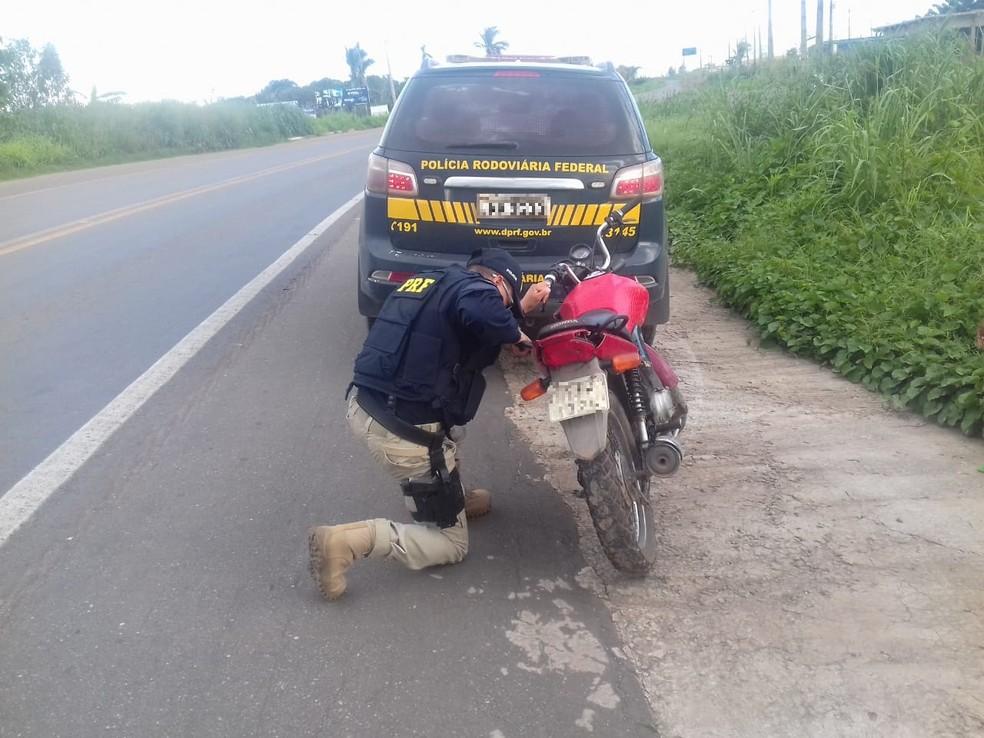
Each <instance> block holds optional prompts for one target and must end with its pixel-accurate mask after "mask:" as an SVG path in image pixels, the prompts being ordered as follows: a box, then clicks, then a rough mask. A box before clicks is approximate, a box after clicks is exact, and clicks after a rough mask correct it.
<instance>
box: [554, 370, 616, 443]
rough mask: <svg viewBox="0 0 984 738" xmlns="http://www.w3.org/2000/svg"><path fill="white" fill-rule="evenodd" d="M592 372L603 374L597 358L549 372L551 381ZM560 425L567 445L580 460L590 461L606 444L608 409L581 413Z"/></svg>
mask: <svg viewBox="0 0 984 738" xmlns="http://www.w3.org/2000/svg"><path fill="white" fill-rule="evenodd" d="M594 374H601V375H604V372H603V371H602V369H601V366H600V365H599V364H598V360H597V359H592V360H591V361H588V362H585V363H583V364H568V365H567V366H562V367H558V368H556V369H554V370H553V371H551V373H550V377H551V380H552V381H557V382H563V381H567V380H571V379H580V378H582V377H587V376H591V375H594ZM560 426H561V427H562V428H563V429H564V434H565V435H566V436H567V445H568V446H570V449H571V452H572V453H573V454H574V455H575V456H576V457H577V458H578V459H580V460H581V461H592V460H594V459H595V458H597V456H598V454H600V453H601V452H602V451H604V450H605V447H606V446H607V445H608V411H607V410H600V411H598V412H596V413H592V414H591V415H582V416H580V417H578V418H571V419H570V420H562V421H561V422H560Z"/></svg>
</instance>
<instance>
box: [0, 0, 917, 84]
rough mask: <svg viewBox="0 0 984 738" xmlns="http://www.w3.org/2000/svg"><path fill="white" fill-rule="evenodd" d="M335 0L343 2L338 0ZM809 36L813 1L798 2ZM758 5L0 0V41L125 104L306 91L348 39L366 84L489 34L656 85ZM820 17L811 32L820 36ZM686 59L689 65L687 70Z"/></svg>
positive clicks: (873, 12)
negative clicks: (272, 86)
mask: <svg viewBox="0 0 984 738" xmlns="http://www.w3.org/2000/svg"><path fill="white" fill-rule="evenodd" d="M342 2H345V0H342ZM834 3H835V7H834V35H835V36H836V37H838V38H841V37H846V36H847V35H848V15H850V23H851V29H850V31H851V35H852V36H859V35H867V34H868V33H869V31H870V29H871V27H872V26H878V25H882V24H885V23H890V22H893V21H898V20H904V19H908V18H912V17H915V16H916V15H921V14H924V13H925V12H926V10H927V9H928V8H929V7H930V6H931V5H932V4H933V3H932V0H834ZM807 5H808V10H807V16H808V26H809V27H810V29H811V30H810V35H811V36H812V34H813V27H814V25H815V23H816V0H808V2H807ZM799 7H800V3H799V1H798V0H773V14H774V24H775V48H776V53H777V54H779V53H784V52H785V51H786V50H787V49H789V48H791V47H794V46H798V44H799ZM766 8H767V0H703V2H692V1H688V0H674V1H673V2H668V1H662V0H661V1H658V2H656V1H653V0H648V1H646V0H641V1H639V0H637V1H636V2H632V1H631V0H630V1H629V2H624V3H606V2H585V1H584V0H567V1H566V2H553V1H552V0H493V1H491V2H482V1H479V2H474V1H468V0H466V1H465V2H459V1H458V0H428V1H422V0H418V1H417V2H410V1H409V0H408V1H407V2H381V1H379V0H355V1H354V2H346V4H345V6H343V5H342V4H341V3H340V2H339V0H334V2H317V3H315V2H299V0H279V1H278V2H270V0H267V1H266V2H254V1H253V0H195V1H189V0H168V1H167V2H161V1H160V0H158V1H157V2H153V3H151V2H145V0H4V8H3V11H2V13H0V37H3V38H4V39H10V38H28V39H30V40H31V42H32V43H34V44H35V45H36V46H41V45H43V44H44V43H48V42H50V43H53V44H54V45H55V47H56V48H57V49H58V52H59V54H60V55H61V58H62V63H63V65H64V67H65V69H66V71H67V72H68V74H69V76H70V77H71V82H72V87H73V88H74V89H76V90H78V91H80V92H81V93H83V94H84V95H86V96H87V95H88V94H89V91H90V90H91V88H92V87H93V85H95V86H97V87H98V89H99V90H100V91H101V92H109V91H112V90H123V91H125V92H127V93H128V97H127V99H128V100H130V101H139V100H158V99H162V98H169V99H177V100H189V101H192V100H197V101H202V100H209V99H215V98H218V97H233V96H236V95H250V94H253V93H254V92H256V91H258V90H259V89H260V88H262V87H263V85H265V84H266V83H267V82H268V81H269V80H271V79H280V78H285V77H286V78H289V79H293V80H294V81H295V82H297V83H299V84H302V85H304V84H307V83H309V82H311V81H312V80H315V79H320V78H321V77H335V78H338V79H345V78H347V77H348V67H347V66H346V65H345V47H346V46H352V45H354V44H355V43H356V42H360V43H361V44H362V47H363V48H364V49H366V50H367V51H368V52H369V55H370V56H371V57H372V58H374V59H375V60H376V64H375V65H373V66H372V67H370V69H369V71H370V73H372V74H386V56H387V52H388V54H389V59H390V62H391V64H392V70H393V75H394V77H397V78H402V77H406V76H409V75H410V74H412V73H413V71H414V70H415V69H417V67H418V66H419V65H420V46H421V44H426V45H427V50H428V52H430V53H431V54H432V55H433V56H434V57H435V58H437V59H443V58H444V57H445V56H446V55H447V54H454V53H479V52H478V50H477V49H475V48H474V46H473V42H474V41H475V40H477V38H478V35H479V33H480V31H481V29H482V28H484V27H485V26H491V25H495V26H498V28H499V29H500V31H501V36H500V37H501V38H502V39H503V40H505V41H508V42H509V44H510V46H509V50H508V51H509V52H519V53H528V54H562V55H568V54H581V55H588V56H590V57H591V58H592V60H593V61H595V62H600V61H612V62H614V63H616V64H629V65H635V66H640V67H642V70H643V71H642V73H643V74H646V75H650V76H652V75H662V74H665V73H666V70H667V67H669V66H670V65H671V64H672V65H674V66H678V65H679V64H680V62H681V57H680V50H681V48H682V47H684V46H696V47H698V48H699V49H700V50H701V52H702V55H703V59H704V61H705V62H707V61H713V62H716V63H720V62H722V61H723V60H724V59H725V57H726V56H727V53H728V43H729V41H731V42H734V41H735V40H736V39H739V38H742V37H744V36H746V34H747V36H748V38H749V40H750V41H752V40H753V39H754V37H755V34H756V32H757V31H758V29H759V28H761V31H762V44H763V46H764V45H765V43H766V37H765V24H766V12H767V11H766ZM826 26H827V23H826V21H825V22H824V35H826V30H827V29H826ZM694 63H695V61H694V60H688V66H689V65H691V64H694Z"/></svg>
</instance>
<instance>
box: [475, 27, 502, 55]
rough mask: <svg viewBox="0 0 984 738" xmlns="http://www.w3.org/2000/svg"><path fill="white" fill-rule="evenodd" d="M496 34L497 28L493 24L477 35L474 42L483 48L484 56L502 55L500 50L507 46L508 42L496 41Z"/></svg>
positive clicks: (497, 33) (497, 32)
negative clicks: (476, 39)
mask: <svg viewBox="0 0 984 738" xmlns="http://www.w3.org/2000/svg"><path fill="white" fill-rule="evenodd" d="M498 35H499V29H498V28H496V27H495V26H489V27H488V28H486V29H484V30H483V31H482V33H481V35H480V36H479V37H478V38H479V40H478V41H476V42H475V46H477V47H478V48H480V49H485V56H502V52H503V51H505V50H506V49H508V48H509V43H508V42H507V41H496V40H495V37H496V36H498Z"/></svg>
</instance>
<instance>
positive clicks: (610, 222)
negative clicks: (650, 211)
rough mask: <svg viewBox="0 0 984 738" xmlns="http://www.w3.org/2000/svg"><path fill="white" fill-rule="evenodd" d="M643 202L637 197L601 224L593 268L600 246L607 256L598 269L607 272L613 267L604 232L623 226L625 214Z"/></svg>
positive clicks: (596, 241)
mask: <svg viewBox="0 0 984 738" xmlns="http://www.w3.org/2000/svg"><path fill="white" fill-rule="evenodd" d="M642 202H643V198H641V197H637V198H636V199H634V200H629V201H628V202H627V203H625V204H624V205H623V206H622V207H621V208H620V209H619V210H612V212H611V213H609V215H608V217H607V218H605V222H604V223H602V224H601V227H599V228H598V232H597V233H596V234H595V242H594V245H593V247H592V250H591V266H592V267H593V266H594V263H595V252H596V251H597V248H598V247H599V246H600V247H601V251H602V253H603V254H604V255H605V260H604V261H603V262H602V264H601V266H600V267H598V269H600V270H601V271H606V270H607V269H608V268H609V267H610V266H611V265H612V254H611V252H610V251H609V250H608V244H606V243H605V239H604V236H603V235H602V234H604V232H605V231H606V230H608V229H609V228H614V227H615V226H618V225H621V224H622V218H623V217H624V215H625V213H628V212H630V211H631V210H632V208H634V207H636V206H637V205H641V204H642Z"/></svg>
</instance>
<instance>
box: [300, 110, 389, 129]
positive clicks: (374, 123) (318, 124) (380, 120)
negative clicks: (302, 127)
mask: <svg viewBox="0 0 984 738" xmlns="http://www.w3.org/2000/svg"><path fill="white" fill-rule="evenodd" d="M386 117H387V116H385V115H370V116H365V115H355V114H353V113H329V114H328V115H325V116H323V117H321V118H318V119H317V120H314V121H312V123H313V124H314V130H315V131H316V132H317V133H341V132H342V131H361V130H364V129H367V128H381V127H382V126H384V125H386Z"/></svg>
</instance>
